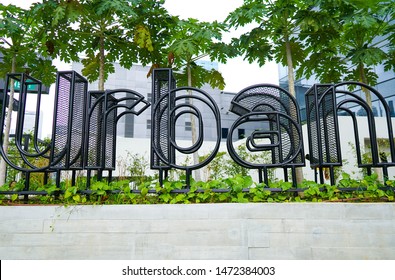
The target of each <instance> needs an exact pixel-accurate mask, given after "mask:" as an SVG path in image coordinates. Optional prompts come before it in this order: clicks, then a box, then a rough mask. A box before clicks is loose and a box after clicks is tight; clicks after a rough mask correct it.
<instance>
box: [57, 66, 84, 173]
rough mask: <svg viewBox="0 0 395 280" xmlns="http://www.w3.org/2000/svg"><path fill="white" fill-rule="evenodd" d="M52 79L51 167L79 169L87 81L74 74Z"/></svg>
mask: <svg viewBox="0 0 395 280" xmlns="http://www.w3.org/2000/svg"><path fill="white" fill-rule="evenodd" d="M56 80H57V81H56V89H55V111H54V126H53V135H52V141H53V149H52V151H51V162H52V165H51V168H53V169H81V168H82V167H83V153H84V141H83V139H84V134H85V115H86V100H87V87H88V82H87V80H86V79H85V78H84V77H82V76H80V75H79V74H78V73H76V72H75V71H64V72H58V75H57V79H56Z"/></svg>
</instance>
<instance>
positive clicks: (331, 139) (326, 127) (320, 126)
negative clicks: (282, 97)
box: [305, 84, 341, 167]
mask: <svg viewBox="0 0 395 280" xmlns="http://www.w3.org/2000/svg"><path fill="white" fill-rule="evenodd" d="M305 98H306V113H307V124H308V135H309V140H310V141H309V148H310V164H311V166H312V167H319V166H321V167H322V166H325V165H341V156H340V143H339V131H338V129H337V128H336V120H337V111H336V94H335V91H334V87H333V85H321V84H316V85H314V86H313V87H311V88H310V89H309V90H308V91H307V92H306V96H305Z"/></svg>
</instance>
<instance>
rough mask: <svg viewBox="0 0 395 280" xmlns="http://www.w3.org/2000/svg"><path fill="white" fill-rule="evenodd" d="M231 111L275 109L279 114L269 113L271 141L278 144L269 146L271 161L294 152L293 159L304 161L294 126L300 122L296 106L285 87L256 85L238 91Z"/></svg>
mask: <svg viewBox="0 0 395 280" xmlns="http://www.w3.org/2000/svg"><path fill="white" fill-rule="evenodd" d="M230 111H232V112H233V113H235V114H238V115H240V116H243V115H245V114H248V113H251V112H276V113H281V114H285V115H287V116H289V117H290V118H287V117H283V116H281V114H272V115H268V122H267V123H268V126H269V131H278V132H279V134H275V133H270V140H271V143H278V142H280V143H281V145H279V146H277V147H274V148H273V149H272V163H273V164H279V163H282V162H284V161H285V160H287V159H289V158H291V157H292V156H293V155H295V154H297V157H296V158H295V159H294V160H293V163H294V164H296V163H299V164H303V163H304V158H303V154H302V151H297V147H298V146H299V145H300V143H301V142H302V139H301V137H299V134H298V131H297V128H296V126H295V125H294V124H293V122H292V120H293V121H295V122H296V123H297V124H299V120H300V117H299V109H298V106H297V104H296V101H295V99H294V98H292V97H291V95H290V94H289V93H288V92H287V91H285V90H284V89H282V88H280V87H278V86H274V85H255V86H251V87H248V88H246V89H244V90H242V91H241V92H239V93H238V94H237V95H236V96H235V98H234V99H233V100H232V102H231V107H230Z"/></svg>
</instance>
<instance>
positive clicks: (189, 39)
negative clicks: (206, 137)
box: [169, 18, 226, 180]
mask: <svg viewBox="0 0 395 280" xmlns="http://www.w3.org/2000/svg"><path fill="white" fill-rule="evenodd" d="M224 30H225V25H224V24H221V23H218V22H217V21H214V22H212V23H209V22H199V21H198V20H197V19H193V18H189V19H187V20H180V21H179V22H178V24H177V27H176V28H175V30H174V32H173V37H172V41H171V43H170V47H169V55H170V57H171V60H173V59H174V65H171V66H173V67H174V68H176V70H177V71H176V73H175V75H176V78H177V83H178V86H189V87H197V88H199V87H201V86H202V85H203V84H205V83H208V84H210V86H211V87H213V88H220V89H223V88H224V87H225V81H224V79H223V77H222V75H221V74H220V73H219V72H218V70H216V69H205V68H203V67H202V66H199V65H197V64H196V61H197V60H198V59H201V58H203V57H205V56H209V57H210V58H211V59H214V58H216V57H218V54H219V52H218V48H219V47H218V45H217V44H219V45H221V43H220V42H215V40H218V41H219V40H221V38H222V31H224ZM221 59H223V60H225V59H226V58H225V57H222V58H221ZM171 62H173V61H171ZM171 64H172V63H171ZM190 94H191V93H190ZM191 102H192V100H191ZM190 119H191V131H192V142H193V143H195V142H196V141H197V135H196V133H197V132H196V124H195V118H194V117H193V115H192V114H191V115H190ZM193 161H194V164H197V163H198V162H199V154H198V152H197V151H196V152H194V153H193ZM200 179H201V178H200V173H199V172H198V171H196V172H195V180H200Z"/></svg>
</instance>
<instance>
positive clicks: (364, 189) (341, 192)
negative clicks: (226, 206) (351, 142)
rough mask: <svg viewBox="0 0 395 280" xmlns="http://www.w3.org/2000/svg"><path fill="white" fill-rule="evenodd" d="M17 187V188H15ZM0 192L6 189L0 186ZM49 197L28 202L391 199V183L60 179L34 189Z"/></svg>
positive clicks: (7, 199)
mask: <svg viewBox="0 0 395 280" xmlns="http://www.w3.org/2000/svg"><path fill="white" fill-rule="evenodd" d="M18 185H19V187H18ZM23 186H24V184H23V182H18V183H17V185H14V187H13V190H21V189H23ZM0 190H1V191H8V190H10V187H9V186H3V187H1V189H0ZM38 190H40V191H47V192H48V195H44V196H35V197H32V198H30V199H29V203H40V204H48V203H51V204H54V203H56V204H66V205H69V204H190V203H257V202H260V203H286V202H393V201H394V192H395V181H392V180H388V181H386V183H385V184H383V183H382V182H380V181H379V180H378V176H377V175H376V174H373V175H371V176H365V177H364V178H363V179H361V180H356V179H353V178H351V177H350V175H348V174H346V173H343V174H342V179H341V180H340V181H339V184H338V185H336V186H330V185H327V184H318V183H316V182H313V181H306V180H305V181H303V182H302V183H301V184H300V185H298V189H297V190H295V189H294V188H293V187H292V183H290V182H284V181H277V180H276V181H270V182H269V185H268V186H266V185H265V184H263V183H255V182H253V179H252V178H251V177H250V176H241V175H237V176H233V177H229V178H221V179H216V180H211V181H207V182H202V181H198V182H197V181H194V180H192V182H191V187H190V188H189V189H185V180H183V179H181V180H179V181H165V182H164V184H163V186H160V185H159V183H158V182H156V181H146V182H143V183H141V184H139V185H138V189H137V190H132V189H131V188H130V185H129V181H128V180H121V181H114V182H111V183H107V182H104V181H97V182H94V183H92V184H91V189H90V191H89V192H87V191H86V190H85V184H77V185H76V186H71V184H70V182H69V181H63V182H62V183H61V186H60V188H57V187H56V186H54V185H53V184H49V185H46V186H43V187H42V188H39V189H38ZM20 199H22V198H21V197H19V195H18V193H14V194H12V195H10V196H6V195H2V196H1V197H0V204H11V205H12V204H15V203H16V204H17V203H20Z"/></svg>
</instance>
